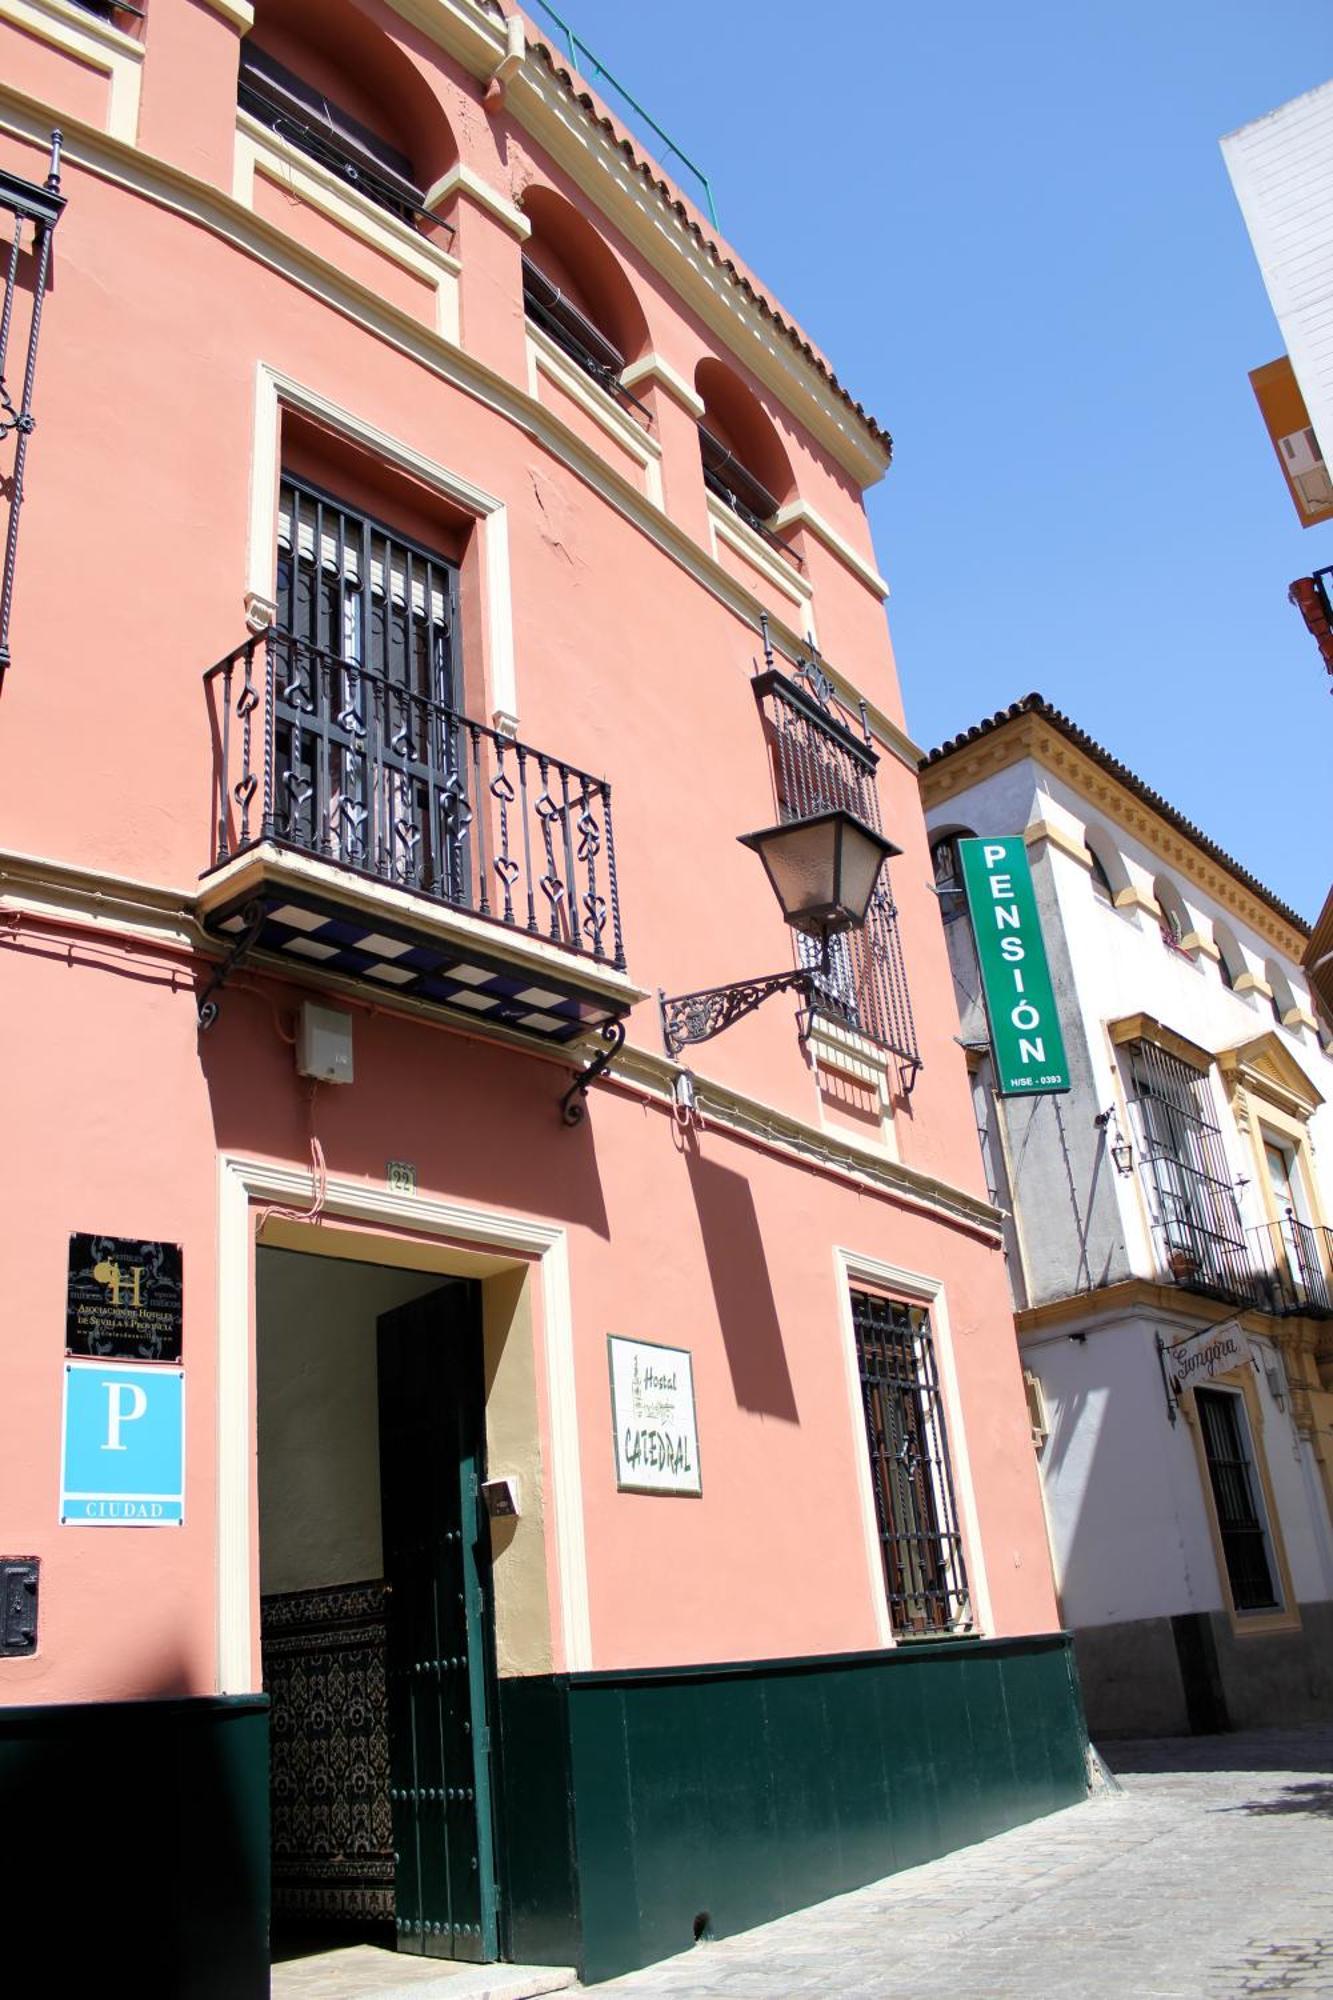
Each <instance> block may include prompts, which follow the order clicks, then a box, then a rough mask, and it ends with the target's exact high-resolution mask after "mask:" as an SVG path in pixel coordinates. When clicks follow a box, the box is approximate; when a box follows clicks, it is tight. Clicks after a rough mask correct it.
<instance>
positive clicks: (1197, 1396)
mask: <svg viewBox="0 0 1333 2000" xmlns="http://www.w3.org/2000/svg"><path fill="white" fill-rule="evenodd" d="M1194 1406H1195V1408H1196V1410H1197V1411H1198V1413H1199V1430H1200V1434H1201V1436H1202V1438H1203V1452H1204V1457H1205V1459H1206V1460H1207V1462H1208V1478H1209V1482H1210V1484H1211V1486H1212V1489H1213V1505H1214V1508H1215V1510H1216V1513H1217V1532H1218V1536H1219V1538H1220V1540H1221V1543H1222V1554H1223V1557H1224V1559H1225V1562H1226V1566H1227V1580H1228V1582H1229V1583H1230V1585H1231V1601H1232V1603H1233V1604H1234V1605H1235V1607H1236V1610H1237V1611H1275V1610H1278V1609H1280V1608H1281V1603H1282V1599H1281V1597H1280V1595H1279V1593H1278V1589H1277V1585H1276V1582H1275V1580H1274V1574H1273V1563H1272V1561H1271V1558H1270V1551H1269V1543H1268V1531H1267V1528H1266V1527H1265V1525H1264V1518H1263V1508H1262V1502H1261V1501H1260V1498H1259V1493H1258V1488H1257V1486H1256V1483H1255V1467H1254V1462H1253V1457H1252V1454H1251V1449H1250V1441H1249V1426H1248V1424H1247V1423H1246V1420H1245V1409H1244V1403H1243V1400H1242V1398H1241V1397H1240V1396H1238V1395H1235V1394H1233V1393H1232V1392H1231V1391H1229V1390H1226V1389H1196V1390H1195V1392H1194Z"/></svg>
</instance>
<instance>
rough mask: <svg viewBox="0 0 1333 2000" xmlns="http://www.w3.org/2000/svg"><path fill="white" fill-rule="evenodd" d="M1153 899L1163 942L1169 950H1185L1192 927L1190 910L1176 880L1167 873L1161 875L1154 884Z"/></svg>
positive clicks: (1186, 954)
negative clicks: (1167, 875) (1169, 877)
mask: <svg viewBox="0 0 1333 2000" xmlns="http://www.w3.org/2000/svg"><path fill="white" fill-rule="evenodd" d="M1152 892H1153V900H1154V901H1155V902H1156V904H1157V910H1158V923H1159V924H1160V926H1161V932H1162V943H1163V944H1164V945H1165V946H1166V948H1167V950H1168V951H1178V952H1182V953H1184V955H1185V956H1186V957H1188V953H1185V952H1184V946H1185V939H1186V938H1187V937H1188V936H1189V933H1190V930H1191V928H1192V926H1191V923H1190V915H1189V911H1188V910H1187V909H1186V908H1185V904H1184V900H1183V898H1182V896H1181V894H1180V891H1179V889H1177V887H1176V885H1175V883H1174V882H1172V881H1169V880H1168V879H1167V877H1166V876H1165V875H1159V876H1158V877H1157V880H1156V881H1155V882H1154V883H1153V885H1152Z"/></svg>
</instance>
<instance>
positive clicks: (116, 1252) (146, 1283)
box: [65, 1235, 182, 1361]
mask: <svg viewBox="0 0 1333 2000" xmlns="http://www.w3.org/2000/svg"><path fill="white" fill-rule="evenodd" d="M181 1298H182V1292H181V1246H180V1244H179V1243H141V1242H139V1241H138V1240H137V1238H135V1237H132V1236H85V1235H76V1236H71V1237H70V1239H69V1291H68V1294H67V1296H66V1301H65V1352H66V1354H81V1355H92V1356H94V1357H95V1358H96V1359H97V1360H99V1361H179V1360H180V1358H181Z"/></svg>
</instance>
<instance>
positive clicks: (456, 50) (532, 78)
mask: <svg viewBox="0 0 1333 2000" xmlns="http://www.w3.org/2000/svg"><path fill="white" fill-rule="evenodd" d="M389 5H390V6H392V8H393V9H394V12H395V13H397V14H400V15H401V16H402V17H403V19H404V20H408V21H411V22H413V23H414V25H415V26H417V27H419V28H420V29H422V30H423V32H424V33H425V34H427V35H429V36H430V38H431V40H432V41H434V42H436V43H437V44H438V45H439V46H440V47H441V48H443V49H445V50H447V51H448V53H449V54H450V55H452V56H453V57H454V58H455V60H456V61H458V62H460V63H462V64H463V65H464V67H465V68H466V69H468V70H469V71H470V72H471V74H472V75H473V76H474V77H476V78H477V79H478V81H484V80H489V79H490V78H491V77H493V76H494V75H495V74H496V73H497V71H498V69H499V68H500V65H501V64H502V63H503V62H504V61H505V59H506V57H507V55H508V54H509V53H510V50H509V42H508V36H507V33H506V29H505V25H504V23H503V22H501V21H498V20H496V19H495V18H494V17H493V16H492V15H490V14H488V13H485V12H484V11H483V10H482V9H481V7H480V6H478V5H476V4H473V0H389ZM505 108H506V109H507V110H508V111H510V112H512V113H513V115H514V116H515V117H516V118H517V119H518V121H519V123H520V124H521V125H523V126H524V127H525V129H526V130H527V131H529V132H530V133H531V134H532V136H533V137H534V138H535V139H538V140H539V141H540V142H541V144H542V145H543V146H544V147H545V148H546V150H547V152H549V153H550V155H551V158H552V159H553V160H555V161H556V162H557V163H558V164H559V165H560V166H561V167H563V168H564V169H565V171H566V172H567V173H569V174H570V175H571V176H572V177H573V179H575V180H576V181H577V182H578V183H579V185H580V187H582V189H583V190H584V192H585V194H587V195H589V196H590V197H591V199H592V200H593V201H594V202H595V203H596V204H597V206H598V208H600V209H601V211H602V213H603V214H604V215H605V216H606V217H607V219H608V220H609V221H611V222H613V223H614V224H615V225H616V227H617V228H618V229H620V230H621V231H622V232H623V233H624V235H625V236H627V237H628V238H629V239H630V241H631V242H632V243H633V244H634V245H635V246H636V248H637V249H639V250H640V251H641V252H642V253H643V255H644V256H646V257H647V258H648V260H649V261H650V262H651V263H652V264H654V265H655V266H656V267H657V269H658V270H659V271H660V272H661V273H662V275H663V277H664V278H665V279H666V280H667V283H668V284H669V285H670V286H671V288H672V290H673V291H674V292H676V293H677V294H678V295H679V296H680V297H681V298H682V299H684V300H685V301H686V302H687V303H688V304H690V305H692V306H693V307H694V309H695V311H696V312H698V313H699V315H700V317H701V318H702V319H704V320H705V321H706V322H707V323H708V325H709V326H710V327H711V328H712V330H713V331H714V333H716V334H717V335H718V336H719V337H720V338H721V339H722V340H723V341H725V343H726V345H727V346H728V347H729V348H730V349H731V351H732V352H733V354H735V355H736V356H737V357H738V358H739V359H740V360H741V361H742V362H744V363H745V364H746V366H747V367H749V368H752V369H753V370H754V373H755V374H756V375H758V376H759V377H760V379H761V380H762V381H763V382H764V383H765V384H766V385H767V387H768V388H770V389H771V390H772V392H773V394H774V395H775V396H777V397H778V399H779V400H780V401H781V402H782V403H783V404H784V405H785V406H786V408H788V409H789V410H790V411H791V412H792V414H793V415H794V416H797V417H799V419H800V420H801V422H802V423H804V424H805V425H806V426H807V428H808V429H809V430H810V431H811V432H812V433H813V435H814V436H815V437H817V438H818V440H819V442H820V443H821V444H822V445H823V446H824V447H825V449H826V450H828V451H830V452H831V453H832V454H833V456H834V457H835V458H836V459H837V460H838V463H839V464H840V465H842V466H843V467H844V468H845V469H846V470H847V471H848V472H850V473H851V475H852V477H853V478H854V479H855V480H856V481H857V482H858V484H859V485H861V486H863V487H865V486H873V485H874V484H875V482H876V481H877V480H879V479H882V478H883V477H884V474H885V472H886V471H887V470H888V465H889V452H888V450H887V448H886V447H885V446H884V445H882V444H879V443H878V442H877V441H876V440H874V439H873V438H872V437H871V435H870V433H869V431H868V430H867V428H866V427H865V425H864V424H863V423H862V421H861V419H860V418H858V417H857V416H856V415H855V413H854V411H853V410H852V409H851V407H850V405H849V404H847V403H845V402H844V401H843V399H842V397H841V396H840V395H839V393H838V392H837V390H835V389H834V388H833V386H832V384H831V383H830V382H829V381H828V380H827V378H826V377H825V376H824V375H823V374H822V373H821V372H820V370H819V369H818V368H817V367H816V366H815V365H814V363H813V362H811V361H809V360H807V359H806V357H805V355H804V354H802V353H801V351H800V349H799V348H797V347H796V346H795V345H794V344H793V343H792V341H791V340H789V339H788V338H787V336H786V335H785V334H784V333H780V332H779V331H778V329H777V327H776V326H775V325H774V324H773V322H772V321H771V320H770V319H769V318H767V317H766V316H765V314H763V313H762V312H761V311H760V310H759V308H758V306H756V305H755V304H753V303H752V301H751V300H749V299H747V298H746V297H745V295H744V293H743V292H742V291H741V290H740V288H739V287H738V286H737V284H736V283H735V282H734V280H733V279H732V278H731V277H729V276H728V274H727V272H726V271H725V270H724V269H723V268H722V266H721V265H720V264H719V263H718V262H717V261H716V260H715V259H714V258H713V257H712V256H710V254H709V252H708V251H707V249H706V248H705V247H704V245H703V244H701V243H700V242H699V241H698V239H697V238H696V237H695V235H694V234H693V232H692V231H691V230H690V228H689V226H688V224H687V223H685V222H684V221H683V220H682V219H681V217H680V216H679V215H677V214H676V212H675V211H674V209H673V208H672V207H671V206H670V204H669V203H667V202H666V201H664V200H663V199H662V197H661V195H660V194H659V193H658V191H657V189H656V188H655V187H654V186H653V185H652V184H651V183H650V182H649V181H648V180H647V179H645V177H644V175H643V173H642V172H641V171H640V170H639V169H638V168H637V167H636V166H635V165H634V164H633V162H632V161H631V160H630V159H628V158H627V157H626V155H625V152H624V150H623V148H622V147H621V146H620V145H619V144H618V142H617V141H616V140H615V139H614V138H612V137H611V136H610V135H609V134H608V133H606V132H604V131H603V130H602V129H601V127H600V126H599V125H598V124H596V123H595V122H594V120H593V119H591V118H590V117H589V116H588V115H587V113H586V112H585V111H584V110H583V108H582V106H581V105H580V104H579V103H578V102H577V100H576V99H575V98H573V97H572V96H571V95H570V94H569V92H568V91H567V90H566V89H565V88H564V86H563V85H562V84H561V82H560V80H559V78H558V77H557V76H556V75H555V74H554V72H553V71H552V70H551V69H550V68H549V67H548V65H547V64H546V63H545V62H544V61H543V59H542V58H541V57H540V56H539V55H536V54H534V53H533V52H532V51H531V50H529V51H528V53H527V55H526V56H525V58H524V60H523V63H522V65H521V67H520V68H518V69H517V70H516V71H514V73H513V74H512V75H510V76H509V77H508V79H507V81H506V84H505ZM662 171H665V169H663V170H662Z"/></svg>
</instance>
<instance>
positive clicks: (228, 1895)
mask: <svg viewBox="0 0 1333 2000" xmlns="http://www.w3.org/2000/svg"><path fill="white" fill-rule="evenodd" d="M0 1828H2V1829H3V1833H2V1834H0V1856H2V1857H3V1859H0V1906H2V1907H3V1910H4V1941H3V1946H2V1947H0V1963H2V1964H3V1968H4V1970H3V1985H4V1990H5V1991H6V1992H7V1993H12V1994H14V1995H15V1996H17V1995H18V1994H20V1993H33V1994H37V1993H55V1992H61V1993H89V1994H92V1993H103V1992H106V1993H110V1992H126V1993H132V1994H133V1995H134V1996H135V2000H267V1995H268V1990H269V1984H268V1912H269V1855H268V1703H267V1701H266V1700H265V1699H264V1698H263V1697H262V1696H242V1697H238V1698H236V1699H234V1700H227V1699H218V1700H198V1701H134V1702H108V1703H99V1704H93V1703H90V1704H88V1705H87V1706H78V1707H64V1706H58V1707H57V1706H52V1707H37V1706H34V1707H30V1708H3V1709H0Z"/></svg>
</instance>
